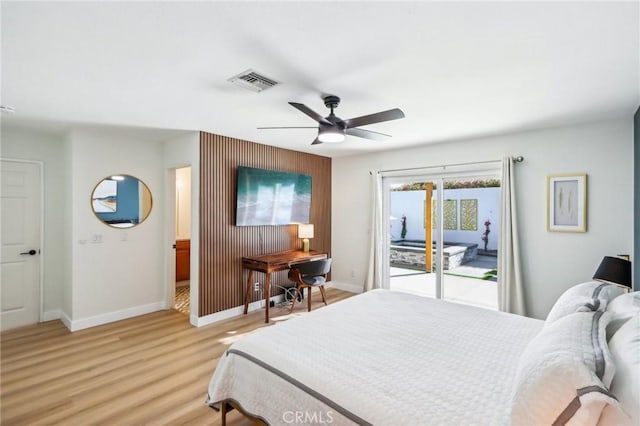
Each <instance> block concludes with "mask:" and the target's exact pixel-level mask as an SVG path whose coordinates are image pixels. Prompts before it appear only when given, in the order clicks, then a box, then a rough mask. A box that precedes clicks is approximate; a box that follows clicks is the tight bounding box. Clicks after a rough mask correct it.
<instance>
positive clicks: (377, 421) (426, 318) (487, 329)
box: [207, 285, 623, 425]
mask: <svg viewBox="0 0 640 426" xmlns="http://www.w3.org/2000/svg"><path fill="white" fill-rule="evenodd" d="M592 287H594V285H591V287H590V290H589V291H592V290H593V288H592ZM592 293H593V291H592ZM600 293H602V291H600ZM571 299H575V297H573V296H572V297H571ZM600 306H602V305H600ZM559 309H560V308H559ZM581 309H582V311H584V312H581V315H579V316H576V315H573V316H571V315H569V314H565V315H560V314H558V317H559V318H558V319H557V321H555V322H556V323H557V324H561V323H565V322H572V323H576V324H578V323H580V324H582V325H580V327H589V333H586V332H585V333H577V334H578V336H577V337H576V336H572V334H575V333H574V332H573V331H570V332H569V333H568V334H569V335H568V336H567V333H566V330H565V332H564V334H562V333H560V332H555V331H554V330H552V331H554V333H556V334H561V335H560V337H558V338H556V337H555V336H556V334H551V340H554V339H555V340H557V342H556V343H553V344H556V345H560V346H562V347H564V346H567V345H568V341H573V340H575V339H583V340H585V339H586V340H585V341H587V340H589V341H590V342H592V343H593V339H594V338H593V330H592V327H593V326H594V325H593V324H595V320H593V318H592V317H593V310H592V309H587V308H585V307H584V304H578V305H577V307H575V309H573V310H574V311H576V312H578V311H580V310H581ZM562 310H564V311H568V312H569V313H571V311H572V308H570V307H566V306H564V305H563V306H562ZM582 314H584V315H582ZM602 314H603V312H602V311H600V315H599V318H598V321H599V324H598V325H597V327H598V330H599V331H598V330H596V331H595V333H596V335H598V333H600V334H599V335H600V336H601V338H602V339H601V340H604V339H605V337H604V333H605V328H604V327H605V325H606V323H605V321H604V320H607V321H608V320H609V319H610V316H606V315H605V317H604V319H603V320H602V321H601V323H600V319H601V317H602ZM587 315H589V317H588V318H587ZM607 315H608V314H607ZM563 316H567V317H571V321H565V320H564V319H563V318H561V317H563ZM574 317H575V318H574ZM587 323H588V324H589V325H588V326H587ZM607 323H608V322H607ZM557 324H554V325H552V326H549V325H548V324H547V323H546V322H545V321H542V320H537V319H531V318H526V317H522V316H517V315H512V314H507V313H503V312H497V311H491V310H487V309H483V308H479V307H474V306H468V305H462V304H457V303H451V302H446V301H442V300H437V299H432V298H426V297H420V296H416V295H412V294H407V293H402V292H395V291H388V290H374V291H370V292H367V293H364V294H361V295H358V296H354V297H351V298H349V299H346V300H343V301H341V302H339V303H336V304H332V305H329V306H327V307H325V308H322V309H318V310H315V311H313V312H311V313H309V314H307V315H304V316H300V317H297V318H294V319H291V320H289V321H285V322H282V323H279V324H277V325H274V326H272V327H268V328H265V329H261V330H259V331H257V332H255V333H252V334H250V335H248V336H246V337H243V338H242V339H240V340H239V341H237V342H236V343H234V344H233V345H232V346H231V347H230V348H229V349H228V350H227V352H226V353H225V355H223V357H222V358H221V360H220V362H219V363H218V366H217V368H216V371H215V372H214V374H213V377H212V378H211V382H210V385H209V389H208V398H207V403H208V404H209V405H210V406H212V407H214V408H225V407H227V406H228V404H231V406H233V407H236V408H239V409H241V410H242V412H243V413H245V414H246V415H248V416H249V417H251V418H253V419H257V420H260V421H262V422H264V423H267V424H271V425H278V424H292V423H294V424H326V423H331V424H338V425H341V424H361V425H366V424H373V425H401V424H410V425H417V424H430V425H438V424H442V425H473V424H492V425H493V424H496V425H498V424H499V425H507V424H513V423H514V421H515V420H514V419H518V417H514V405H515V406H519V405H526V407H525V409H524V414H523V413H520V414H521V415H527V416H528V415H529V413H528V412H527V410H528V409H529V408H530V407H529V405H528V404H522V401H523V398H524V399H525V400H526V399H527V398H531V395H532V394H534V395H535V394H536V393H539V392H540V383H539V381H538V380H531V377H532V371H535V373H533V376H536V377H537V376H538V375H541V374H540V373H539V371H538V370H540V366H539V365H538V364H539V363H542V364H543V365H548V364H549V360H548V359H542V360H538V359H537V358H536V354H535V350H536V348H539V346H540V345H537V344H535V345H532V342H533V341H534V340H536V339H540V337H539V336H540V335H543V337H546V338H547V340H549V336H548V335H549V332H547V333H546V336H545V333H544V331H545V329H547V328H549V329H554V328H562V327H559V326H558V327H556V325H557ZM563 327H564V328H565V329H566V327H565V326H563ZM572 327H573V325H572ZM543 343H544V344H545V345H547V344H549V343H548V342H546V341H544V339H543ZM574 343H575V342H574ZM563 345H564V346H563ZM576 345H577V346H580V345H582V346H584V342H582V343H581V342H580V341H578V342H577V343H576ZM531 346H534V347H533V348H531ZM605 349H606V348H605ZM563 350H564V349H563ZM582 350H583V349H580V351H582ZM531 351H533V352H534V353H533V354H528V355H527V354H525V353H527V352H531ZM556 352H557V351H555V352H554V353H556ZM596 352H597V351H596ZM525 355H526V356H525ZM600 355H602V354H600ZM580 356H582V355H580ZM523 357H524V358H526V359H529V358H533V359H534V362H532V363H531V362H530V363H529V364H527V362H526V359H525V363H524V366H523V365H522V364H523ZM543 358H544V355H543ZM597 358H598V356H597V353H596V354H595V355H594V356H593V359H589V360H590V361H593V362H592V364H593V366H592V367H593V368H592V369H593V370H594V373H593V374H591V375H589V373H588V372H587V373H584V371H582V370H580V371H579V372H577V373H576V375H577V377H578V378H577V379H576V380H578V382H580V383H582V382H581V380H586V379H585V377H586V376H589V377H588V378H589V380H591V379H593V377H595V376H597V374H596V373H595V370H597V365H596V364H598V359H597ZM601 358H602V356H601ZM609 358H610V357H609ZM538 361H540V362H538ZM574 361H575V359H574V360H573V361H572V360H571V359H570V360H569V361H568V362H569V364H566V365H572V364H571V362H574ZM608 361H609V364H610V363H611V362H610V360H608ZM554 362H555V361H554ZM563 362H564V361H563ZM537 363H538V364H537ZM585 363H587V364H588V362H585ZM551 364H553V362H551ZM556 364H557V363H556ZM554 365H555V364H554ZM566 365H565V364H562V363H560V364H558V365H556V367H559V368H560V371H563V372H564V371H565V370H566V369H567V367H566ZM527 368H529V370H527ZM532 368H533V370H531V369H532ZM607 368H608V370H607V373H606V374H608V375H609V376H612V373H611V368H610V367H607ZM523 369H524V371H526V372H528V374H527V376H526V377H524V378H523V377H522V371H523ZM547 373H549V372H545V374H547ZM551 373H552V374H556V375H557V372H554V371H552V372H551ZM600 373H601V375H602V374H605V373H604V370H602V371H601V372H600ZM545 374H542V377H543V379H544V377H546V376H545ZM563 374H564V373H563ZM585 374H586V376H585ZM592 376H593V377H592ZM544 380H546V381H547V382H548V381H549V380H550V379H548V378H546V379H544ZM594 380H596V382H597V384H599V383H600V381H602V377H600V381H598V379H597V378H596V379H594ZM569 381H570V380H569ZM605 381H609V382H610V381H611V377H608V376H607V377H605ZM546 384H547V383H545V386H546ZM587 384H588V385H592V383H590V382H589V383H587ZM576 386H577V385H576ZM518 387H521V388H523V389H525V391H524V394H523V395H520V399H519V400H518V395H517V394H516V395H515V396H514V389H516V388H518ZM582 387H583V388H587V386H582ZM593 387H594V386H591V387H589V389H591V388H593ZM597 387H598V386H596V388H597ZM600 388H601V389H605V386H600ZM607 389H608V388H607ZM572 391H573V389H572ZM572 398H573V396H572ZM576 398H577V399H578V400H579V399H580V396H577V397H576ZM589 398H591V400H590V399H589ZM593 400H595V402H594V401H593ZM603 401H604V402H603ZM574 402H575V401H574ZM543 403H544V404H547V405H548V404H549V403H551V404H552V405H553V404H555V403H556V402H555V401H551V402H549V401H543ZM561 403H562V404H565V401H561ZM590 404H591V405H590ZM593 404H596V406H597V407H599V409H600V411H602V410H603V409H604V407H605V406H607V405H611V406H614V408H616V410H617V411H616V412H615V413H614V415H615V416H618V417H616V419H620V418H623V417H620V416H622V415H623V413H622V414H621V412H620V410H618V408H619V407H618V406H617V399H616V398H615V396H613V395H611V393H610V392H607V393H602V392H588V393H587V394H586V396H582V405H583V408H584V407H585V406H586V407H587V408H588V407H593V406H594V405H593ZM578 405H580V404H579V403H578ZM542 409H543V410H546V407H545V406H543V408H542ZM554 409H555V408H554ZM520 411H523V410H520ZM561 411H562V410H561ZM565 411H566V410H564V411H563V413H565ZM592 411H593V410H592ZM552 414H553V413H552ZM565 414H566V413H565ZM574 414H575V416H574ZM578 414H580V412H578ZM578 414H576V413H575V412H574V413H571V412H569V415H570V416H574V417H573V419H574V420H576V419H579V416H578ZM587 414H589V413H587ZM585 415H586V414H585ZM590 415H593V413H591V414H590ZM597 416H598V418H599V417H600V412H598V413H597ZM553 418H554V419H556V418H557V415H556V414H553ZM570 418H571V417H569V419H570ZM527 419H529V417H527ZM530 419H531V420H532V421H542V420H543V417H542V418H537V419H536V417H535V416H533V417H531V418H530ZM551 423H552V422H549V424H551ZM565 423H567V424H570V423H571V422H565ZM531 424H533V423H531ZM576 424H579V423H576Z"/></svg>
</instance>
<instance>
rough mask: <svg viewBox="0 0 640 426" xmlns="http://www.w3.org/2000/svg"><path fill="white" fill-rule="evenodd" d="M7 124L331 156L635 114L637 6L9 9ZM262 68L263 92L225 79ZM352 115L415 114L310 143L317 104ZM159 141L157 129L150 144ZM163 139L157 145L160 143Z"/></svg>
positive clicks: (5, 16)
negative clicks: (218, 138) (149, 131)
mask: <svg viewBox="0 0 640 426" xmlns="http://www.w3.org/2000/svg"><path fill="white" fill-rule="evenodd" d="M1 7H2V9H1V12H2V98H1V103H2V104H3V105H11V106H13V107H15V109H16V113H15V114H13V115H11V116H9V115H7V114H5V115H3V120H4V124H5V125H35V124H37V125H39V126H45V127H49V128H51V127H53V128H63V127H65V126H68V125H70V124H83V125H87V124H100V125H117V126H137V127H148V128H160V129H172V130H175V129H178V130H205V131H209V132H213V133H217V134H222V135H227V136H232V137H236V138H241V139H247V140H251V141H255V142H259V143H264V144H269V145H275V146H279V147H284V148H290V149H295V150H299V151H306V152H313V153H317V154H320V155H325V156H341V155H347V154H353V153H359V152H367V151H373V150H388V149H393V148H397V147H402V146H411V145H419V144H425V143H433V142H443V141H449V140H456V139H461V138H469V137H474V136H483V135H491V134H499V133H505V132H512V131H518V130H523V129H531V128H538V127H549V126H555V125H562V124H568V123H576V122H583V121H591V120H599V119H606V118H611V117H619V116H628V117H631V116H632V114H633V112H634V111H635V109H636V108H637V107H638V103H639V98H640V91H639V81H638V80H639V76H640V69H639V53H640V39H639V21H640V19H639V13H640V12H639V3H638V2H636V1H634V2H626V3H625V2H618V3H611V2H602V3H595V2H568V3H551V2H538V3H521V2H497V3H484V2H467V3H462V2H449V3H442V2H441V3H435V2H412V3H394V2H369V3H365V2H341V3H332V2H313V3H311V2H282V3H280V2H278V3H276V2H236V3H229V2H224V3H222V2H142V3H133V2H131V3H125V2H99V3H82V2H70V3H56V2H38V3H34V2H6V1H3V2H2V5H1ZM248 68H253V69H255V70H256V71H259V72H261V73H263V74H265V75H267V76H269V77H272V78H274V79H276V80H279V81H281V82H282V84H281V85H279V86H276V87H274V88H272V89H269V90H266V91H264V92H261V93H254V92H250V91H247V90H244V89H241V88H239V87H237V86H235V85H233V84H231V83H229V82H227V79H228V78H230V77H232V76H234V75H235V74H237V73H239V72H242V71H244V70H246V69H248ZM323 94H335V95H338V96H340V97H341V98H342V103H341V105H340V107H339V108H338V109H337V111H336V113H337V115H338V116H340V117H342V118H345V119H346V118H351V117H356V116H360V115H364V114H369V113H374V112H378V111H382V110H386V109H390V108H395V107H399V108H401V109H402V110H403V111H404V112H405V114H406V118H405V119H402V120H397V121H392V122H386V123H379V124H375V125H371V126H368V127H366V128H367V129H370V130H374V131H378V132H383V133H389V134H392V135H393V138H391V139H390V140H389V141H388V142H387V141H384V142H379V141H370V140H365V139H360V138H355V137H349V136H348V137H347V139H346V141H345V142H343V143H341V144H332V145H329V144H323V145H318V146H311V145H310V143H311V141H313V139H314V138H315V136H316V134H317V131H315V130H313V129H303V130H300V129H294V130H257V129H256V127H260V126H289V125H290V126H308V125H314V122H313V121H312V120H311V119H310V118H308V117H307V116H305V115H303V114H302V113H300V112H299V111H297V110H295V109H294V108H292V107H291V106H289V105H288V104H287V102H288V101H295V102H301V103H304V104H306V105H308V106H309V107H310V108H312V109H314V110H316V111H318V112H319V113H321V114H322V115H327V113H328V111H327V109H326V108H325V107H324V104H323V102H322V99H321V96H322V95H323ZM156 133H157V132H156ZM157 134H160V133H157Z"/></svg>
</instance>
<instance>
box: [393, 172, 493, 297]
mask: <svg viewBox="0 0 640 426" xmlns="http://www.w3.org/2000/svg"><path fill="white" fill-rule="evenodd" d="M499 200H500V182H499V179H498V173H497V171H496V170H489V171H484V170H483V171H476V172H458V173H452V172H449V173H431V174H420V175H414V176H385V177H383V219H384V220H385V221H387V223H386V226H385V227H384V230H385V231H388V234H387V235H386V236H385V241H387V242H388V244H387V247H386V249H385V250H383V251H384V253H383V256H385V259H389V263H388V265H387V268H386V271H384V273H383V276H384V279H386V282H385V284H386V285H385V286H386V287H388V288H391V289H392V290H400V291H407V292H411V293H416V294H421V295H424V296H429V297H435V298H441V299H447V300H451V301H455V302H460V303H467V304H474V305H478V306H483V307H486V308H491V309H497V286H496V274H497V271H496V261H497V238H498V235H497V230H498V229H499V226H498V225H499V221H500V218H499V212H500V209H499Z"/></svg>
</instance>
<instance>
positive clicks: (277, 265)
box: [242, 250, 327, 323]
mask: <svg viewBox="0 0 640 426" xmlns="http://www.w3.org/2000/svg"><path fill="white" fill-rule="evenodd" d="M326 258H327V253H325V252H321V251H314V250H309V251H302V250H290V251H283V252H280V253H270V254H265V255H262V256H247V257H243V258H242V267H243V268H244V269H248V270H249V276H248V277H247V289H246V292H245V294H244V313H245V315H246V314H247V312H248V311H249V301H250V300H251V294H252V293H253V284H254V282H255V281H254V280H253V273H254V272H255V271H258V272H263V273H264V274H265V276H266V277H265V280H264V287H265V288H264V307H265V312H264V322H266V323H268V322H269V301H270V300H269V299H270V298H271V273H272V272H277V271H284V270H287V269H289V268H291V265H295V264H296V263H301V262H308V261H310V260H320V259H326Z"/></svg>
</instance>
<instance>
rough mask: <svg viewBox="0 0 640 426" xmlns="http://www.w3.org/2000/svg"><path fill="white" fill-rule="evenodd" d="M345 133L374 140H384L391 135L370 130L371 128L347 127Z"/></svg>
mask: <svg viewBox="0 0 640 426" xmlns="http://www.w3.org/2000/svg"><path fill="white" fill-rule="evenodd" d="M345 133H346V134H348V135H350V136H357V137H359V138H365V139H371V140H374V141H384V140H387V139H388V138H390V137H391V135H387V134H384V133H379V132H372V131H371V130H364V129H354V128H351V129H347V130H346V132H345Z"/></svg>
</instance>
